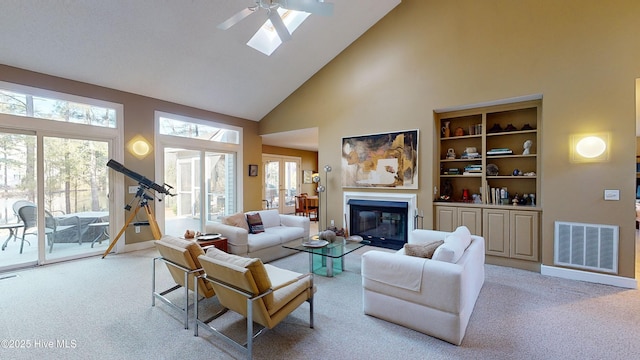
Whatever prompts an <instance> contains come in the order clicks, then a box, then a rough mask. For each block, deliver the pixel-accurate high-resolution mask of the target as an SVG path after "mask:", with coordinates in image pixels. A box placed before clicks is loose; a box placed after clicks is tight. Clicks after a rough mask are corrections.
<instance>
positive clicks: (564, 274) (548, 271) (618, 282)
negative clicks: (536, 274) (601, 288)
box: [540, 265, 638, 289]
mask: <svg viewBox="0 0 640 360" xmlns="http://www.w3.org/2000/svg"><path fill="white" fill-rule="evenodd" d="M540 273H541V274H542V275H547V276H555V277H559V278H563V279H569V280H580V281H587V282H592V283H596V284H605V285H612V286H617V287H622V288H628V289H637V288H638V281H637V280H636V279H632V278H626V277H622V276H613V275H607V274H599V273H592V272H588V271H582V270H574V269H566V268H559V267H555V266H548V265H542V266H541V267H540Z"/></svg>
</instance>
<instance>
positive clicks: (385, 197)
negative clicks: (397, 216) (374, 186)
mask: <svg viewBox="0 0 640 360" xmlns="http://www.w3.org/2000/svg"><path fill="white" fill-rule="evenodd" d="M351 199H355V200H371V201H375V200H380V201H397V202H406V203H407V210H408V213H409V219H408V220H409V221H407V227H408V228H407V233H411V231H413V229H414V228H415V223H414V217H415V215H416V214H417V213H418V209H417V207H418V205H417V203H418V196H417V195H416V194H407V193H388V192H352V191H345V192H343V202H342V206H343V213H344V214H345V215H346V218H347V223H346V224H345V226H348V224H349V219H351V213H350V207H349V205H348V203H349V200H351ZM343 221H344V219H343Z"/></svg>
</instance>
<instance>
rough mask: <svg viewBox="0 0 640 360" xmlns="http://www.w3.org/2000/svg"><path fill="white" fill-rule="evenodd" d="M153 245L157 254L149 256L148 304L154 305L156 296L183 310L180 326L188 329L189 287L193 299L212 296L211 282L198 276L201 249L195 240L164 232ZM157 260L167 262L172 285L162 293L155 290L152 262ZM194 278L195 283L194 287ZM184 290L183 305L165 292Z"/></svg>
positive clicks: (201, 271)
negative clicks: (168, 296) (150, 273)
mask: <svg viewBox="0 0 640 360" xmlns="http://www.w3.org/2000/svg"><path fill="white" fill-rule="evenodd" d="M155 245H156V248H157V249H158V252H159V253H160V256H159V257H156V258H154V259H153V279H152V293H153V296H152V299H151V305H152V306H155V304H156V299H159V300H161V301H162V302H164V303H166V304H168V305H170V306H171V307H173V308H175V309H177V310H179V311H182V312H184V328H185V329H188V328H189V290H191V291H193V297H194V301H193V303H195V302H196V300H197V298H198V295H200V296H202V297H205V298H210V297H212V296H214V295H215V292H214V291H213V287H212V286H211V284H209V283H207V282H205V281H203V280H202V278H201V277H199V276H200V275H202V274H204V271H203V270H202V266H201V265H200V261H199V260H198V256H200V255H204V250H202V247H200V245H198V244H197V243H196V242H195V241H191V240H186V239H180V238H177V237H175V236H169V235H165V236H163V237H162V238H161V239H160V240H156V241H155ZM157 261H161V262H163V263H165V264H166V265H167V268H168V269H169V272H170V273H171V276H172V277H173V280H174V281H175V283H176V285H175V286H173V287H171V288H169V289H167V290H164V291H162V292H157V291H156V262H157ZM194 281H195V282H197V283H199V284H198V285H199V286H195V284H194ZM185 284H186V285H185ZM180 288H183V289H184V305H183V306H180V305H178V304H175V303H173V302H172V301H171V300H170V299H169V298H167V297H166V296H165V295H167V294H169V293H171V292H173V291H175V290H178V289H180Z"/></svg>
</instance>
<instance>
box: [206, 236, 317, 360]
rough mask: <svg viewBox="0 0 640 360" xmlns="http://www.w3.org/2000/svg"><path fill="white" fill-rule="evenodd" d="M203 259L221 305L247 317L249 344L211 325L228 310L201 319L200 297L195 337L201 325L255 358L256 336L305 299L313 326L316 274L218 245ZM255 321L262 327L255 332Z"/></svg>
mask: <svg viewBox="0 0 640 360" xmlns="http://www.w3.org/2000/svg"><path fill="white" fill-rule="evenodd" d="M199 259H200V264H201V265H202V268H203V269H204V271H205V274H204V275H201V277H202V278H203V279H204V280H206V281H207V282H209V283H211V285H212V286H213V289H214V291H215V292H216V296H217V299H218V301H219V303H220V305H222V306H223V307H224V308H225V310H231V311H233V312H236V313H238V314H240V315H241V316H243V317H245V318H246V321H247V325H246V337H247V339H246V343H245V344H241V343H239V342H236V341H235V340H233V339H232V338H231V337H229V336H228V335H226V334H224V333H223V332H221V331H219V330H217V329H216V328H214V327H213V326H211V325H210V323H212V322H213V321H214V320H216V319H217V318H219V317H220V316H221V315H222V314H223V313H224V311H221V312H219V313H218V314H216V315H215V316H214V317H212V318H210V319H207V320H200V319H199V318H198V301H197V299H196V305H195V318H196V325H195V330H194V335H195V336H198V327H200V326H202V327H204V328H205V329H206V330H209V331H211V332H212V333H213V334H214V335H215V336H217V337H219V338H221V339H223V340H224V341H226V342H228V343H230V344H231V345H232V346H234V347H235V348H237V349H238V350H240V351H242V352H243V353H244V354H245V355H246V357H247V358H248V359H251V357H252V350H253V339H254V338H255V337H257V336H258V335H260V334H261V333H262V332H263V331H264V330H265V329H272V328H273V327H275V326H276V325H278V324H279V323H280V322H281V321H282V320H284V319H285V318H286V317H287V316H288V315H289V314H290V313H291V312H293V311H294V310H295V309H297V308H298V307H299V306H300V305H302V303H304V302H305V301H306V302H308V303H309V322H310V327H311V328H313V294H314V292H315V287H314V286H313V274H311V273H308V274H300V273H296V272H293V271H289V270H285V269H281V268H278V267H275V266H273V265H269V264H263V263H262V261H261V260H260V259H259V258H245V257H242V256H238V255H233V254H227V253H225V252H223V251H220V250H218V249H215V248H211V249H209V250H207V254H206V255H201V256H199ZM254 322H256V323H258V325H260V326H261V327H262V328H261V329H260V330H258V331H257V332H256V333H255V334H254V332H253V325H254V324H253V323H254Z"/></svg>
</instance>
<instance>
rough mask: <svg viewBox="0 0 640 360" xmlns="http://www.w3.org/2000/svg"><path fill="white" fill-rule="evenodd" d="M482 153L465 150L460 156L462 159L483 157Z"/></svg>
mask: <svg viewBox="0 0 640 360" xmlns="http://www.w3.org/2000/svg"><path fill="white" fill-rule="evenodd" d="M481 158H482V155H481V154H479V153H477V152H475V153H466V152H463V153H462V155H461V156H460V159H481Z"/></svg>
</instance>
